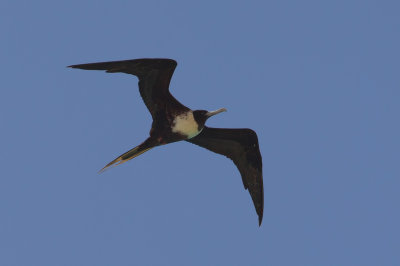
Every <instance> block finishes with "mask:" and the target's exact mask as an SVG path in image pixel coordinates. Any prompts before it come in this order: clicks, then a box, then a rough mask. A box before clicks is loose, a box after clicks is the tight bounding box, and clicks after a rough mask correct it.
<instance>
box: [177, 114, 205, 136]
mask: <svg viewBox="0 0 400 266" xmlns="http://www.w3.org/2000/svg"><path fill="white" fill-rule="evenodd" d="M202 130H203V126H201V127H199V124H198V123H197V121H196V120H195V119H194V116H193V112H192V111H188V112H185V113H182V114H180V115H178V116H176V117H175V119H174V121H173V122H172V125H171V131H172V132H173V133H178V134H180V135H183V136H185V137H186V138H188V139H191V138H193V137H195V136H197V135H198V134H199V133H200V132H201V131H202Z"/></svg>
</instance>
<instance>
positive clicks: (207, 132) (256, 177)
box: [186, 127, 264, 225]
mask: <svg viewBox="0 0 400 266" xmlns="http://www.w3.org/2000/svg"><path fill="white" fill-rule="evenodd" d="M186 141H188V142H191V143H193V144H196V145H199V146H201V147H203V148H206V149H208V150H210V151H213V152H215V153H219V154H222V155H225V156H226V157H228V158H229V159H231V160H232V161H233V162H234V163H235V165H236V166H237V168H238V169H239V172H240V174H241V176H242V181H243V185H244V187H245V189H248V190H249V192H250V195H251V198H252V199H253V203H254V207H255V209H256V212H257V214H258V221H259V224H260V225H261V221H262V217H263V209H264V188H263V177H262V158H261V154H260V149H259V147H258V138H257V134H256V133H255V132H254V131H253V130H251V129H247V128H246V129H228V128H226V129H225V128H210V127H204V129H203V130H202V131H201V133H200V134H199V135H197V136H196V137H194V138H191V139H188V140H186Z"/></svg>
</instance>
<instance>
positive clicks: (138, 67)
mask: <svg viewBox="0 0 400 266" xmlns="http://www.w3.org/2000/svg"><path fill="white" fill-rule="evenodd" d="M176 65H177V64H176V62H175V61H174V60H172V59H157V58H156V59H148V58H145V59H134V60H124V61H112V62H101V63H90V64H81V65H72V66H70V67H72V68H80V69H87V70H106V72H109V73H116V72H123V73H127V74H132V75H135V76H137V77H138V78H139V91H140V94H141V96H142V98H143V101H144V103H145V104H146V106H147V108H148V109H149V111H150V113H151V115H152V118H153V123H152V126H151V130H150V136H149V137H148V138H147V139H146V140H145V141H144V142H143V143H141V144H140V145H139V146H137V147H135V148H133V149H131V150H129V151H128V152H126V153H124V154H122V155H121V156H119V157H117V158H116V159H115V160H113V161H111V162H110V163H109V164H107V165H106V166H105V167H104V168H103V169H102V170H101V171H104V170H105V169H107V168H108V167H110V166H112V165H119V164H122V163H124V162H126V161H128V160H131V159H133V158H135V157H137V156H139V155H140V154H142V153H144V152H146V151H148V150H150V149H152V148H154V147H156V146H160V145H165V144H168V143H172V142H176V141H182V140H185V141H188V142H191V143H193V144H196V145H199V146H201V147H204V148H206V149H208V150H211V151H213V152H216V153H219V154H222V155H225V156H226V157H228V158H230V159H232V160H233V162H234V163H235V164H236V166H237V167H238V169H239V172H240V174H241V176H242V181H243V185H244V187H245V188H246V189H249V192H250V195H251V197H252V199H253V203H254V206H255V208H256V211H257V214H258V217H259V224H260V225H261V221H262V216H263V206H264V192H263V180H262V159H261V154H260V151H259V147H258V139H257V135H256V133H255V132H254V131H253V130H251V129H219V128H209V127H206V126H205V122H206V120H207V119H208V118H209V117H211V116H213V115H216V114H218V113H221V112H224V111H226V109H225V108H221V109H218V110H216V111H213V112H208V111H205V110H194V111H193V110H191V109H189V108H188V107H186V106H184V105H183V104H181V103H180V102H178V101H177V100H176V99H175V98H174V97H173V96H172V95H171V93H170V92H169V83H170V80H171V77H172V74H173V72H174V70H175V67H176Z"/></svg>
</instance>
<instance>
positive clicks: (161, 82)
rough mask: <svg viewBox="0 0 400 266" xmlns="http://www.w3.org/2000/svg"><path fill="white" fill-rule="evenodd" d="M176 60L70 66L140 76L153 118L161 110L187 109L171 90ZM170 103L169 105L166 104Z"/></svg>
mask: <svg viewBox="0 0 400 266" xmlns="http://www.w3.org/2000/svg"><path fill="white" fill-rule="evenodd" d="M176 65H177V63H176V61H175V60H172V59H162V58H143V59H133V60H124V61H111V62H100V63H90V64H80V65H72V66H69V67H72V68H80V69H86V70H106V72H107V73H118V72H122V73H127V74H132V75H135V76H137V77H138V78H139V91H140V95H141V96H142V98H143V101H144V103H145V104H146V107H147V109H149V111H150V113H151V115H152V117H153V119H154V117H155V116H156V114H157V112H158V111H159V110H165V108H169V107H171V108H175V109H176V110H178V111H180V110H182V111H187V110H188V108H187V107H186V106H184V105H183V104H181V103H180V102H178V100H176V99H175V98H174V97H173V96H172V95H171V93H170V92H169V83H170V81H171V77H172V75H173V73H174V70H175V68H176ZM166 105H168V106H166Z"/></svg>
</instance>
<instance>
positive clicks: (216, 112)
mask: <svg viewBox="0 0 400 266" xmlns="http://www.w3.org/2000/svg"><path fill="white" fill-rule="evenodd" d="M226 111H227V110H226V109H225V108H221V109H218V110H215V111H211V112H208V113H207V114H206V116H207V117H211V116H213V115H216V114H219V113H222V112H226Z"/></svg>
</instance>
